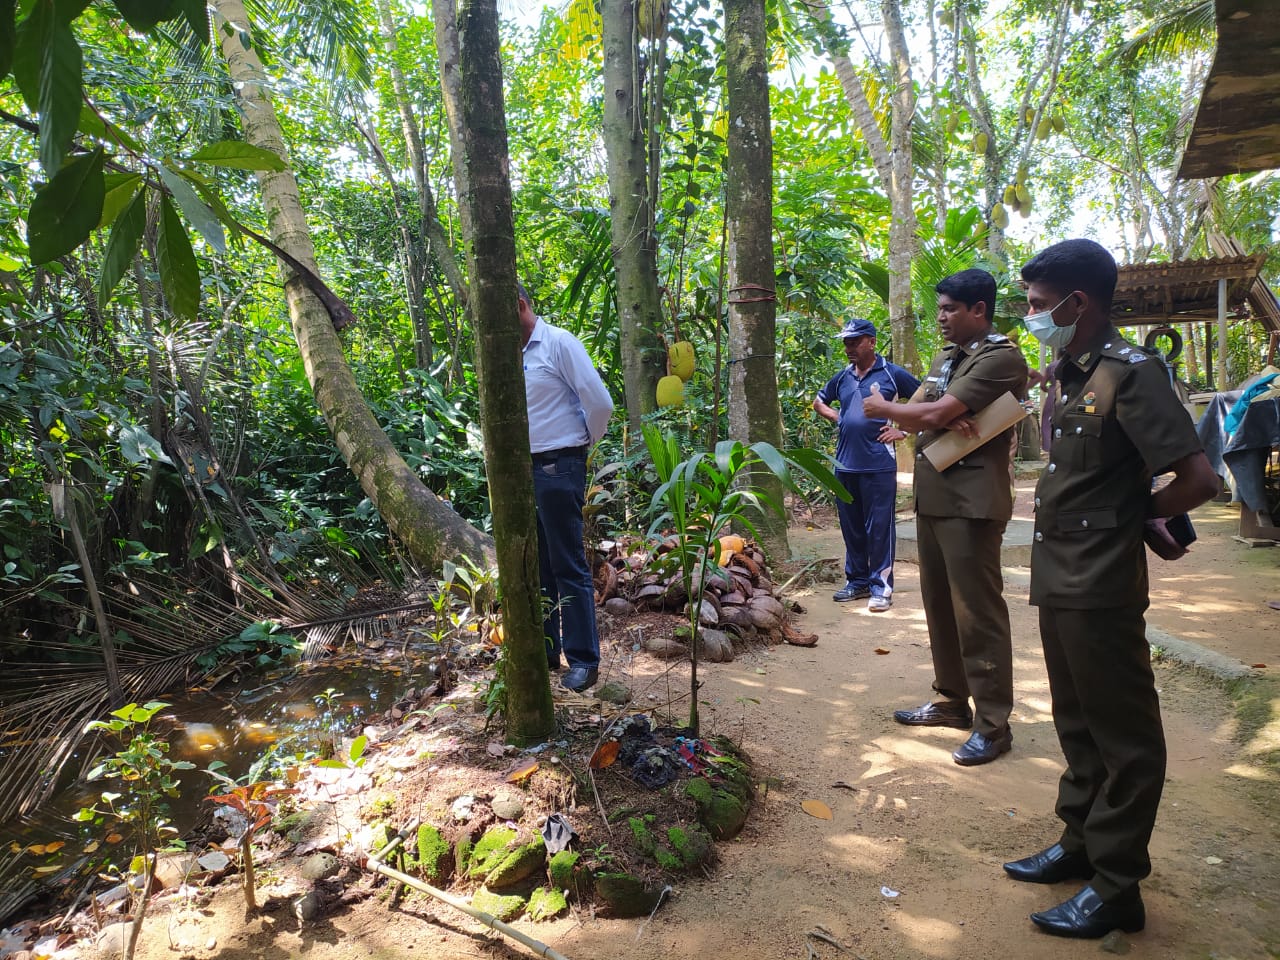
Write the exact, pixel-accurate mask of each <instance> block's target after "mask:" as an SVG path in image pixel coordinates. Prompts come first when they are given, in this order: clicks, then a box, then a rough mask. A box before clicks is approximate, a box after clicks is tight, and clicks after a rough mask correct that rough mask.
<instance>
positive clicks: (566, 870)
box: [547, 850, 580, 890]
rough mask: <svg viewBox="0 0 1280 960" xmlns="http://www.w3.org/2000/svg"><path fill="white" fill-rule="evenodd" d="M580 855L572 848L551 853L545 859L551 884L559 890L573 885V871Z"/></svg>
mask: <svg viewBox="0 0 1280 960" xmlns="http://www.w3.org/2000/svg"><path fill="white" fill-rule="evenodd" d="M579 859H580V855H579V854H577V853H575V852H574V851H573V850H561V851H560V852H559V853H555V854H552V855H551V859H550V860H548V861H547V873H548V874H550V876H551V885H552V886H553V887H557V888H558V889H560V890H567V889H569V888H570V887H572V886H573V871H574V870H575V869H576V868H577V866H578V860H579Z"/></svg>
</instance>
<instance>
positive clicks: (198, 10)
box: [178, 0, 209, 43]
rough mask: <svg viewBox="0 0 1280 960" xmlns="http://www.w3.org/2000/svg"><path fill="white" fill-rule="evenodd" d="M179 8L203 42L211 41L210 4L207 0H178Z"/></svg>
mask: <svg viewBox="0 0 1280 960" xmlns="http://www.w3.org/2000/svg"><path fill="white" fill-rule="evenodd" d="M178 9H179V10H181V11H182V15H183V16H184V17H186V18H187V23H189V24H190V25H191V31H192V32H193V33H194V34H195V35H196V36H197V37H199V38H200V42H201V43H207V42H208V41H209V5H208V4H207V3H206V2H205V0H178Z"/></svg>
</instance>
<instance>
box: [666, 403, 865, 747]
mask: <svg viewBox="0 0 1280 960" xmlns="http://www.w3.org/2000/svg"><path fill="white" fill-rule="evenodd" d="M644 442H645V446H646V447H647V448H648V450H649V456H650V458H651V460H652V461H653V466H654V469H655V470H656V471H657V474H658V479H659V481H660V485H659V487H658V489H657V490H655V491H654V493H653V498H652V500H651V502H650V507H649V509H650V515H651V517H652V518H653V519H652V522H651V523H650V525H649V535H650V536H651V537H654V538H656V539H665V534H664V533H663V531H664V530H666V529H670V530H671V531H672V535H673V536H674V537H675V541H676V546H675V549H674V550H672V551H671V552H670V554H668V556H670V557H671V558H673V561H674V562H675V564H676V565H677V567H678V569H679V572H680V578H681V580H682V582H683V585H684V590H685V595H686V596H687V597H689V608H688V613H689V634H690V644H689V652H690V659H691V661H692V670H691V672H690V697H689V700H690V706H689V726H690V727H691V728H692V729H693V730H694V732H695V733H696V732H697V730H698V723H699V721H698V653H697V651H698V632H699V623H698V608H699V600H700V598H701V597H702V593H703V588H704V587H705V585H706V582H707V579H708V578H709V577H710V576H711V573H712V570H711V567H712V566H713V565H714V564H715V562H716V561H715V559H714V558H715V557H717V556H718V547H717V545H716V540H717V538H718V537H719V536H720V534H721V532H722V531H723V530H724V529H725V528H726V527H729V526H731V525H732V526H741V527H744V528H746V529H747V530H750V531H752V532H753V533H754V531H755V528H754V518H755V517H757V516H759V513H760V511H761V510H764V509H769V510H774V511H775V512H778V513H781V512H782V511H783V509H784V508H783V505H782V504H780V503H776V502H774V501H773V500H772V499H771V498H770V497H769V496H768V495H767V494H764V493H763V492H761V491H759V490H756V489H752V488H750V487H749V486H748V484H749V477H750V475H751V472H752V471H753V470H756V469H765V470H768V471H769V472H770V473H772V474H773V475H774V476H776V477H777V478H778V479H779V480H780V481H781V482H782V485H783V487H784V488H786V489H787V490H790V491H792V492H793V493H796V494H797V495H801V496H803V491H801V489H800V488H799V486H797V483H796V474H800V475H803V476H806V477H808V478H809V479H810V480H811V481H813V482H814V483H816V484H817V485H818V486H819V487H821V488H822V489H823V490H824V491H826V492H828V493H830V494H831V495H833V496H835V497H838V498H840V499H842V500H848V499H849V494H848V491H846V490H845V489H844V485H843V484H841V483H840V481H839V480H837V479H836V476H835V474H834V473H833V472H832V471H831V468H830V466H829V464H831V463H832V461H831V458H829V457H826V456H824V455H823V454H819V453H817V452H815V451H813V450H807V449H803V448H797V449H794V450H788V451H787V452H785V453H783V452H780V451H779V450H778V449H777V448H775V447H774V446H773V445H772V444H769V443H765V442H763V441H761V442H758V443H753V444H751V445H750V446H747V445H746V444H744V443H742V442H741V441H738V440H722V441H721V442H720V443H718V444H716V447H715V450H714V452H713V453H712V454H706V453H696V454H694V455H693V456H692V457H689V458H688V459H686V460H680V448H679V445H678V444H677V442H676V440H675V438H674V437H672V436H670V435H664V434H663V433H662V432H661V431H660V430H658V429H657V428H656V427H655V426H653V425H652V424H645V427H644Z"/></svg>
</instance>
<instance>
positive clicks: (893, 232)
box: [807, 0, 921, 373]
mask: <svg viewBox="0 0 1280 960" xmlns="http://www.w3.org/2000/svg"><path fill="white" fill-rule="evenodd" d="M807 9H808V11H809V14H810V16H811V17H812V18H813V21H814V23H815V25H816V26H817V27H818V29H819V31H820V33H821V34H822V36H823V42H824V44H825V46H826V47H827V51H828V53H829V55H830V57H831V63H832V65H833V66H834V67H835V71H836V77H837V78H839V80H840V87H841V89H842V90H844V95H845V99H846V100H848V101H849V108H850V110H852V111H853V118H854V120H855V121H856V122H857V124H858V129H859V130H861V131H862V139H863V142H864V143H866V145H867V151H868V152H869V153H870V154H871V162H872V164H873V165H874V166H875V168H876V173H877V174H879V176H880V183H881V185H882V186H883V187H884V191H885V194H886V195H887V196H888V198H889V211H890V221H889V256H888V261H889V262H888V269H889V323H890V329H891V331H892V334H893V346H894V360H895V361H896V362H897V363H899V364H901V365H902V366H904V367H906V368H907V369H909V370H912V371H914V372H916V373H919V372H920V369H921V367H920V356H919V354H918V352H917V351H916V327H915V311H914V309H913V307H912V298H911V262H912V260H914V259H915V255H916V251H917V249H918V248H919V243H920V241H919V236H918V232H919V222H918V221H917V219H916V211H915V196H914V190H913V181H912V176H913V170H914V168H913V161H912V154H911V124H912V119H913V116H914V112H915V94H914V92H913V90H912V85H911V59H910V56H909V52H908V51H907V43H906V37H905V34H904V32H903V28H902V14H901V11H900V10H899V8H898V0H884V3H883V11H882V12H883V15H884V21H885V33H886V35H887V36H889V37H890V42H889V48H890V53H891V55H892V57H893V62H892V64H891V69H892V70H893V84H894V87H893V96H892V99H891V100H890V131H889V135H890V139H889V140H887V141H886V140H885V138H884V134H883V132H882V131H881V129H880V124H879V122H878V121H877V120H876V115H875V112H874V111H873V110H872V108H871V102H870V101H869V100H868V99H867V92H866V88H865V87H864V86H863V84H862V78H861V77H859V76H858V71H857V70H856V69H855V68H854V66H853V61H851V60H850V59H849V55H848V53H847V52H846V50H845V44H844V42H843V41H841V40H840V39H839V38H837V37H836V35H835V32H834V29H833V28H832V25H831V13H830V11H829V10H828V8H827V5H826V3H825V0H811V2H809V3H808V4H807Z"/></svg>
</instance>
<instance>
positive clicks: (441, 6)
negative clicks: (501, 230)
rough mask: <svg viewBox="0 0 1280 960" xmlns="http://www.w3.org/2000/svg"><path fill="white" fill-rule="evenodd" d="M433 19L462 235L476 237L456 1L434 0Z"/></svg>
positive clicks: (441, 92) (432, 0)
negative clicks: (471, 202)
mask: <svg viewBox="0 0 1280 960" xmlns="http://www.w3.org/2000/svg"><path fill="white" fill-rule="evenodd" d="M431 19H432V23H434V25H435V31H436V56H437V57H438V58H439V63H440V97H441V99H442V100H443V101H444V115H445V121H446V125H447V126H448V128H449V160H450V162H451V163H452V164H453V185H454V192H455V193H456V194H457V196H458V219H459V220H460V221H461V222H462V236H463V237H464V238H465V237H471V236H474V232H473V231H472V229H471V223H470V221H469V219H468V218H469V217H470V216H471V210H470V207H469V206H468V204H467V203H466V198H467V196H469V195H470V193H471V189H470V186H469V184H470V182H471V178H470V175H469V174H468V173H467V164H466V161H465V160H464V159H463V157H464V155H465V153H466V147H465V146H464V143H465V140H466V135H465V132H464V130H463V125H462V76H461V73H460V66H461V57H462V53H461V50H460V49H459V44H460V41H459V39H458V3H457V0H431ZM469 259H470V258H468V260H469Z"/></svg>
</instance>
